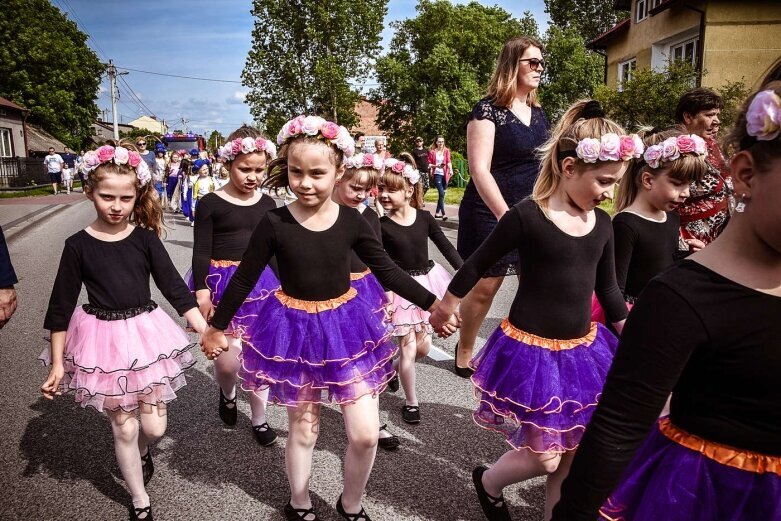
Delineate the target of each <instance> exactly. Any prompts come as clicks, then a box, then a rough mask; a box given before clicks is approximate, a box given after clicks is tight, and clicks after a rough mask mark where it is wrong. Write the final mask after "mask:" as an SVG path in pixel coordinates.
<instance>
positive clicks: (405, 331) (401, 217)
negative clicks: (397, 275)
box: [379, 159, 464, 424]
mask: <svg viewBox="0 0 781 521" xmlns="http://www.w3.org/2000/svg"><path fill="white" fill-rule="evenodd" d="M384 167H385V168H384V170H383V174H382V176H380V183H379V194H380V203H381V204H382V207H383V209H384V210H385V211H386V213H387V215H386V216H385V217H382V218H381V219H380V224H381V225H382V244H383V247H384V248H385V251H387V252H388V255H390V257H391V259H393V261H394V262H395V263H396V264H398V265H399V267H400V268H401V269H403V270H404V271H406V272H407V273H408V274H410V275H411V276H412V277H413V278H414V279H415V280H417V281H418V282H419V283H420V284H421V285H422V286H423V287H425V288H426V289H428V290H429V291H431V292H432V293H433V294H434V295H437V297H438V298H441V297H442V296H444V294H445V291H447V285H448V284H449V283H450V281H451V280H452V278H453V277H452V276H451V275H450V273H448V272H447V271H446V270H445V268H443V267H442V266H441V265H439V264H438V263H436V262H434V261H433V260H430V259H429V256H428V240H429V239H431V240H432V241H433V242H434V244H435V245H436V247H437V248H438V249H439V251H440V252H442V254H443V255H444V256H445V258H446V259H447V260H448V262H449V263H450V265H451V266H453V268H454V269H456V270H457V269H459V268H460V267H461V265H462V264H463V263H464V261H463V260H461V256H460V255H459V254H458V252H457V251H456V249H455V247H453V245H452V244H451V243H450V241H448V240H447V237H445V234H444V233H442V229H441V228H440V227H439V225H438V224H437V222H436V221H435V220H434V218H433V217H432V216H431V214H430V213H429V212H427V211H426V210H421V208H422V207H423V189H422V185H421V183H420V173H419V172H418V171H417V170H416V169H415V168H414V167H413V166H412V165H410V164H407V163H405V162H403V161H398V160H396V159H386V160H385V165H384ZM391 313H392V315H391V320H392V322H393V326H394V329H393V335H394V336H395V337H396V338H397V339H398V342H399V345H400V346H401V349H400V356H399V358H398V360H396V361H395V362H394V365H395V366H396V367H397V368H398V372H399V379H400V380H401V385H402V387H403V388H404V394H405V403H404V405H403V406H402V408H401V418H402V419H403V420H404V421H405V422H407V423H412V424H415V423H420V404H419V403H418V396H417V394H416V392H415V361H416V360H419V359H420V358H423V357H424V356H426V355H427V354H428V352H429V351H430V350H431V332H432V328H431V325H430V324H429V321H428V318H429V313H428V312H427V311H426V310H425V309H421V308H419V307H418V306H416V305H414V304H413V303H411V302H409V301H408V300H407V299H405V298H404V297H402V296H401V295H397V294H395V293H394V294H393V296H392V299H391Z"/></svg>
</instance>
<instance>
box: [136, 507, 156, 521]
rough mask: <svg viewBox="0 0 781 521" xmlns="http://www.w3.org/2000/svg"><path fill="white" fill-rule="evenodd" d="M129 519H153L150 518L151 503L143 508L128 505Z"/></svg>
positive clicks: (141, 520) (149, 520)
mask: <svg viewBox="0 0 781 521" xmlns="http://www.w3.org/2000/svg"><path fill="white" fill-rule="evenodd" d="M130 521H155V520H154V519H152V505H149V506H148V507H144V508H136V507H134V506H133V505H130Z"/></svg>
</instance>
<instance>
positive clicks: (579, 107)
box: [532, 100, 626, 209]
mask: <svg viewBox="0 0 781 521" xmlns="http://www.w3.org/2000/svg"><path fill="white" fill-rule="evenodd" d="M587 104H588V105H590V107H595V108H596V109H598V110H599V111H601V108H599V107H598V104H597V103H596V102H591V101H589V100H580V101H576V102H575V103H574V104H573V105H572V106H570V108H568V109H567V111H566V112H565V113H564V115H563V116H562V117H561V119H560V120H559V122H558V123H557V124H556V127H555V128H554V129H553V131H552V132H551V135H550V137H549V138H548V141H546V142H545V144H544V145H542V146H541V147H540V148H539V149H538V155H539V157H540V175H539V176H538V177H537V181H536V182H535V183H534V189H533V190H532V199H534V200H535V201H536V202H537V204H538V205H540V207H541V208H543V209H544V208H547V206H548V199H550V198H551V196H552V195H553V194H554V193H555V192H556V190H557V189H558V187H559V184H561V179H562V171H561V160H560V159H559V153H560V152H571V151H574V150H575V148H576V147H577V146H578V141H580V140H581V139H585V138H594V139H601V138H602V136H603V135H605V134H609V133H614V134H619V135H620V134H626V132H625V131H624V129H623V128H622V127H621V125H619V124H618V123H615V122H614V121H611V120H609V119H607V118H605V117H604V115H603V116H597V117H589V118H588V119H586V118H584V116H583V112H584V109H585V108H586V105H587ZM575 159H576V166H577V167H579V168H580V169H585V168H590V167H597V168H599V167H600V165H599V163H596V164H594V165H592V164H589V165H587V164H586V163H584V162H583V161H582V160H581V159H579V158H577V157H576V158H575Z"/></svg>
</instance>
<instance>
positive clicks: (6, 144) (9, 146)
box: [0, 128, 14, 157]
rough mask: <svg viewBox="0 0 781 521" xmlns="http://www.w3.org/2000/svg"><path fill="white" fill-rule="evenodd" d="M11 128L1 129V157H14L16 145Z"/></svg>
mask: <svg viewBox="0 0 781 521" xmlns="http://www.w3.org/2000/svg"><path fill="white" fill-rule="evenodd" d="M11 132H12V131H11V129H10V128H0V157H14V145H13V142H12V140H11V137H12V133H11Z"/></svg>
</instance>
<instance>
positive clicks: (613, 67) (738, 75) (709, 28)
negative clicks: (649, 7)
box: [607, 0, 781, 88]
mask: <svg viewBox="0 0 781 521" xmlns="http://www.w3.org/2000/svg"><path fill="white" fill-rule="evenodd" d="M690 4H691V5H693V6H695V7H698V8H699V9H702V10H704V11H706V15H705V20H706V28H705V38H704V42H703V47H704V52H703V68H704V69H705V70H706V71H707V74H706V76H705V77H704V78H703V85H705V86H710V87H720V86H722V85H723V84H724V83H725V82H726V81H728V80H729V81H741V79H743V80H742V81H744V82H745V83H746V85H747V86H748V87H750V88H754V87H757V86H758V83H759V82H760V81H761V80H762V78H763V77H764V76H765V75H766V74H767V73H768V72H769V71H770V69H771V68H772V67H773V66H774V65H775V64H777V63H778V62H779V60H781V0H740V1H736V0H700V1H692V2H690ZM635 5H636V3H635V1H634V0H633V1H632V13H631V16H632V18H631V20H632V22H631V26H630V28H629V30H628V31H627V32H625V33H624V34H623V35H620V36H617V37H615V38H614V39H613V40H612V41H611V42H610V44H609V47H608V49H607V55H608V70H607V85H608V86H609V87H611V88H615V87H616V84H617V79H618V64H619V63H621V62H624V61H626V60H628V59H630V58H635V59H636V60H637V67H638V68H649V67H650V66H651V54H652V53H651V46H652V44H654V43H656V42H658V41H660V40H664V39H665V38H668V37H670V36H673V35H676V34H679V33H681V32H683V31H686V30H687V29H693V28H695V27H696V28H699V24H700V15H699V13H697V12H695V11H692V10H690V9H686V8H682V7H674V8H670V9H667V10H666V11H663V12H662V13H660V14H657V15H656V16H649V17H647V18H646V19H645V20H643V21H641V22H640V23H636V22H635Z"/></svg>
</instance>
